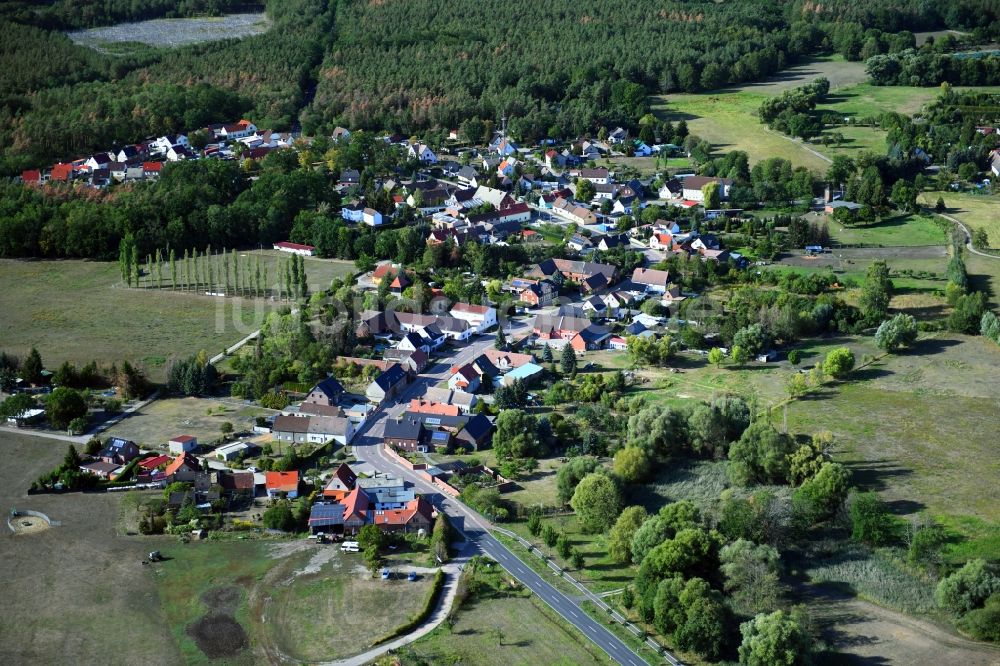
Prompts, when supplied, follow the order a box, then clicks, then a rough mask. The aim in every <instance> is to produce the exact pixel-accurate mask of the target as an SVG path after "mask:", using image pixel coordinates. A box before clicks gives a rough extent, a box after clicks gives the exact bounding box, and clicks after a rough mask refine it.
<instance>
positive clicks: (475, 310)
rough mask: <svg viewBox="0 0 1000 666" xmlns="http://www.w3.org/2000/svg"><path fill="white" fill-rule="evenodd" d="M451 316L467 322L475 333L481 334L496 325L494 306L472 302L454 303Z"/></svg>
mask: <svg viewBox="0 0 1000 666" xmlns="http://www.w3.org/2000/svg"><path fill="white" fill-rule="evenodd" d="M450 314H451V316H452V317H455V318H456V319H462V320H463V321H467V322H468V323H469V328H471V329H472V332H473V333H474V334H476V335H481V334H483V333H485V332H486V331H488V330H490V329H491V328H493V327H494V326H496V325H497V311H496V308H493V307H490V306H489V305H475V304H473V303H455V305H453V306H452V308H451V313H450Z"/></svg>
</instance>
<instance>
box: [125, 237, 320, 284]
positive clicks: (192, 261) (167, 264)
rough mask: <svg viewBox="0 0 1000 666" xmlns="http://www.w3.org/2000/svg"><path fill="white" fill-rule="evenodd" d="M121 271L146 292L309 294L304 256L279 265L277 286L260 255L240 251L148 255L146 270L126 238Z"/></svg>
mask: <svg viewBox="0 0 1000 666" xmlns="http://www.w3.org/2000/svg"><path fill="white" fill-rule="evenodd" d="M118 266H119V270H120V271H121V278H122V282H124V283H125V284H126V285H128V286H129V287H142V288H144V289H172V290H174V291H189V292H197V291H206V292H210V293H213V294H216V293H222V294H225V295H226V296H247V297H253V298H258V297H263V296H276V297H278V298H281V299H295V298H302V297H304V296H306V295H307V294H308V291H309V289H308V280H307V277H306V267H305V259H303V258H302V257H301V256H299V255H292V256H291V257H289V258H288V259H285V260H284V261H279V263H278V265H277V275H276V276H274V279H275V282H274V284H272V283H271V279H272V278H271V275H270V266H268V264H267V263H266V262H265V263H261V261H260V255H247V254H244V255H241V254H240V253H239V252H237V251H236V250H232V251H229V252H227V251H226V250H225V249H223V250H222V252H216V253H214V254H213V252H212V246H211V245H209V246H208V247H207V248H206V249H205V251H204V252H199V251H198V250H192V251H190V252H189V251H188V250H186V249H185V250H184V255H183V256H182V257H178V256H177V253H176V252H175V251H174V250H173V249H171V250H167V251H161V250H159V249H157V250H156V252H155V253H154V254H151V255H150V254H147V255H146V260H145V269H143V268H141V266H140V261H139V252H138V249H137V247H136V244H135V242H134V241H133V240H132V239H131V238H129V237H127V238H125V239H123V240H122V242H121V245H120V246H119V250H118Z"/></svg>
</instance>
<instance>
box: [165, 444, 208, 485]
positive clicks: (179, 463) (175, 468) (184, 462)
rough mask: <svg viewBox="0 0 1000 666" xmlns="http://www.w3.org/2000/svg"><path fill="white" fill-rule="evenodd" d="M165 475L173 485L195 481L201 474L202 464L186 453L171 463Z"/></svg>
mask: <svg viewBox="0 0 1000 666" xmlns="http://www.w3.org/2000/svg"><path fill="white" fill-rule="evenodd" d="M163 473H164V475H165V476H166V479H167V481H169V482H171V483H174V482H176V481H181V482H189V481H194V479H195V477H196V476H198V475H199V474H201V462H199V461H198V459H197V458H195V457H194V456H193V455H192V454H190V453H188V452H187V451H185V452H183V453H181V454H180V455H179V456H177V457H176V458H174V459H173V460H172V461H170V464H169V465H167V467H166V469H164V470H163Z"/></svg>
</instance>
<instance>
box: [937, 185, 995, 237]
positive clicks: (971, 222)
mask: <svg viewBox="0 0 1000 666" xmlns="http://www.w3.org/2000/svg"><path fill="white" fill-rule="evenodd" d="M938 197H941V198H942V199H944V204H945V207H946V210H945V214H947V215H951V216H952V217H955V218H958V219H959V220H961V221H962V222H963V223H965V225H966V226H967V227H969V230H970V231H972V230H976V229H984V230H986V235H987V238H988V239H989V247H991V248H1000V195H997V194H994V195H992V196H988V195H980V194H971V193H968V192H923V193H921V194H920V196H919V197H918V198H917V201H918V202H919V203H921V204H923V205H924V206H928V207H931V208H933V207H934V204H935V203H937V200H938Z"/></svg>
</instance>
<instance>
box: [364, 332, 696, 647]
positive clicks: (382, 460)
mask: <svg viewBox="0 0 1000 666" xmlns="http://www.w3.org/2000/svg"><path fill="white" fill-rule="evenodd" d="M515 331H518V329H517V328H516V327H515ZM518 332H520V331H518ZM522 334H523V332H522ZM492 346H493V336H492V335H487V336H480V337H479V338H477V339H474V340H473V341H472V342H471V343H470V344H469V345H468V346H466V347H464V348H460V349H458V350H456V351H455V353H454V354H453V355H452V356H450V357H448V358H447V359H446V360H443V361H441V362H439V363H437V364H435V365H434V366H432V367H431V368H429V370H428V371H427V372H426V373H424V374H422V375H420V376H419V378H418V379H417V380H416V381H414V382H413V384H411V385H410V386H409V387H408V388H407V390H406V391H404V392H403V393H402V394H401V395H400V396H399V398H398V399H397V400H395V401H392V402H390V403H387V404H385V405H383V406H382V407H381V408H380V409H379V410H378V411H377V412H375V413H374V414H373V415H372V416H371V417H370V418H369V419H368V421H367V423H365V425H364V426H363V427H362V428H361V429H360V430H359V431H358V434H357V435H355V438H354V442H353V446H354V453H355V456H356V457H357V458H358V459H359V460H360V461H363V462H364V463H368V464H370V465H372V467H374V468H376V469H378V470H381V471H387V472H392V473H393V474H395V475H396V476H398V477H399V478H402V479H404V480H406V481H408V482H410V483H412V484H413V486H414V488H415V489H416V490H417V491H418V492H420V493H423V494H425V495H426V496H427V497H428V499H429V500H430V501H431V502H432V503H433V504H434V506H435V507H436V508H437V510H438V511H441V512H443V513H445V514H447V515H448V518H449V519H450V520H451V523H452V525H453V526H454V527H455V528H456V529H457V530H458V531H460V532H461V533H462V534H463V535H464V536H465V537H466V539H467V540H468V541H469V542H471V543H472V544H473V545H474V546H475V547H476V548H477V549H478V550H479V551H480V552H482V553H483V554H485V555H488V556H490V557H492V558H493V559H494V560H496V561H497V562H499V563H500V565H501V566H502V567H503V568H504V569H506V570H507V571H508V572H510V574H511V575H512V576H514V577H515V578H516V579H517V580H519V581H520V582H521V583H522V584H523V585H525V586H526V587H527V588H529V589H530V590H531V591H532V592H534V593H535V594H537V595H538V597H539V598H541V599H542V600H543V601H544V602H545V603H546V604H548V605H549V606H550V607H551V608H552V609H553V610H555V611H556V612H557V613H559V615H561V616H562V617H563V618H565V619H566V621H567V622H569V623H570V624H572V625H573V626H575V627H576V628H577V629H579V630H580V631H581V632H582V633H583V634H584V635H585V636H587V638H589V639H590V640H592V641H593V642H594V643H596V644H597V645H598V646H599V647H600V648H601V649H602V650H604V651H605V652H607V653H608V655H609V656H611V658H612V659H614V660H615V661H617V662H618V663H620V664H628V665H629V666H640V665H641V664H644V663H645V662H644V661H643V659H642V658H640V657H639V656H638V655H637V654H636V653H635V652H634V651H632V649H631V648H629V647H628V646H627V645H626V644H625V643H624V642H623V641H621V640H620V639H619V638H617V637H616V636H615V635H614V634H612V633H611V632H610V631H608V630H607V629H605V628H604V627H603V626H602V625H601V624H600V623H599V622H597V621H596V620H594V619H593V618H591V617H590V616H589V615H587V613H586V612H585V611H584V610H583V609H582V608H580V606H579V602H578V601H576V600H573V599H571V598H570V597H568V596H566V595H565V594H563V593H562V592H560V591H559V590H557V589H556V588H554V587H553V586H552V585H550V584H549V583H547V582H546V581H545V580H544V579H543V578H542V577H541V576H539V575H538V574H537V573H535V572H534V571H533V570H532V569H531V568H530V567H529V566H528V565H527V564H525V563H524V562H523V561H521V559H520V558H518V557H517V556H516V555H514V553H512V552H511V551H510V550H509V549H508V548H507V547H506V546H504V545H503V544H502V543H500V542H499V541H498V540H497V539H496V538H494V537H493V535H492V534H491V529H492V526H491V525H490V523H489V522H488V521H487V520H485V519H484V518H483V517H482V516H480V515H479V514H478V513H476V512H475V511H473V510H472V509H470V508H468V507H466V506H465V505H464V504H463V503H462V502H460V501H458V500H456V499H453V498H451V497H448V496H445V495H443V494H441V493H440V492H439V491H438V489H437V488H436V487H434V486H433V485H432V484H431V483H429V482H428V481H426V480H424V479H423V478H421V477H420V476H419V475H418V474H417V473H416V472H413V471H411V470H408V469H406V468H405V467H403V466H401V465H399V464H398V463H397V462H395V461H394V460H392V459H391V458H389V457H388V456H386V455H385V453H384V452H383V450H382V432H383V429H384V427H385V421H386V419H387V418H391V417H393V416H395V415H396V414H398V413H400V412H402V411H403V409H405V405H406V404H408V403H409V401H410V399H411V398H416V397H419V396H420V395H422V394H423V393H424V391H425V390H426V387H428V386H434V385H435V384H437V383H439V382H440V381H442V380H443V379H446V378H447V377H448V373H449V370H450V368H451V367H452V366H455V365H460V364H462V363H465V362H468V361H470V360H471V359H472V358H474V357H475V356H477V355H479V354H481V353H482V352H483V351H484V350H486V349H488V348H490V347H492ZM668 661H669V659H668ZM671 663H679V662H676V661H673V662H671Z"/></svg>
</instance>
